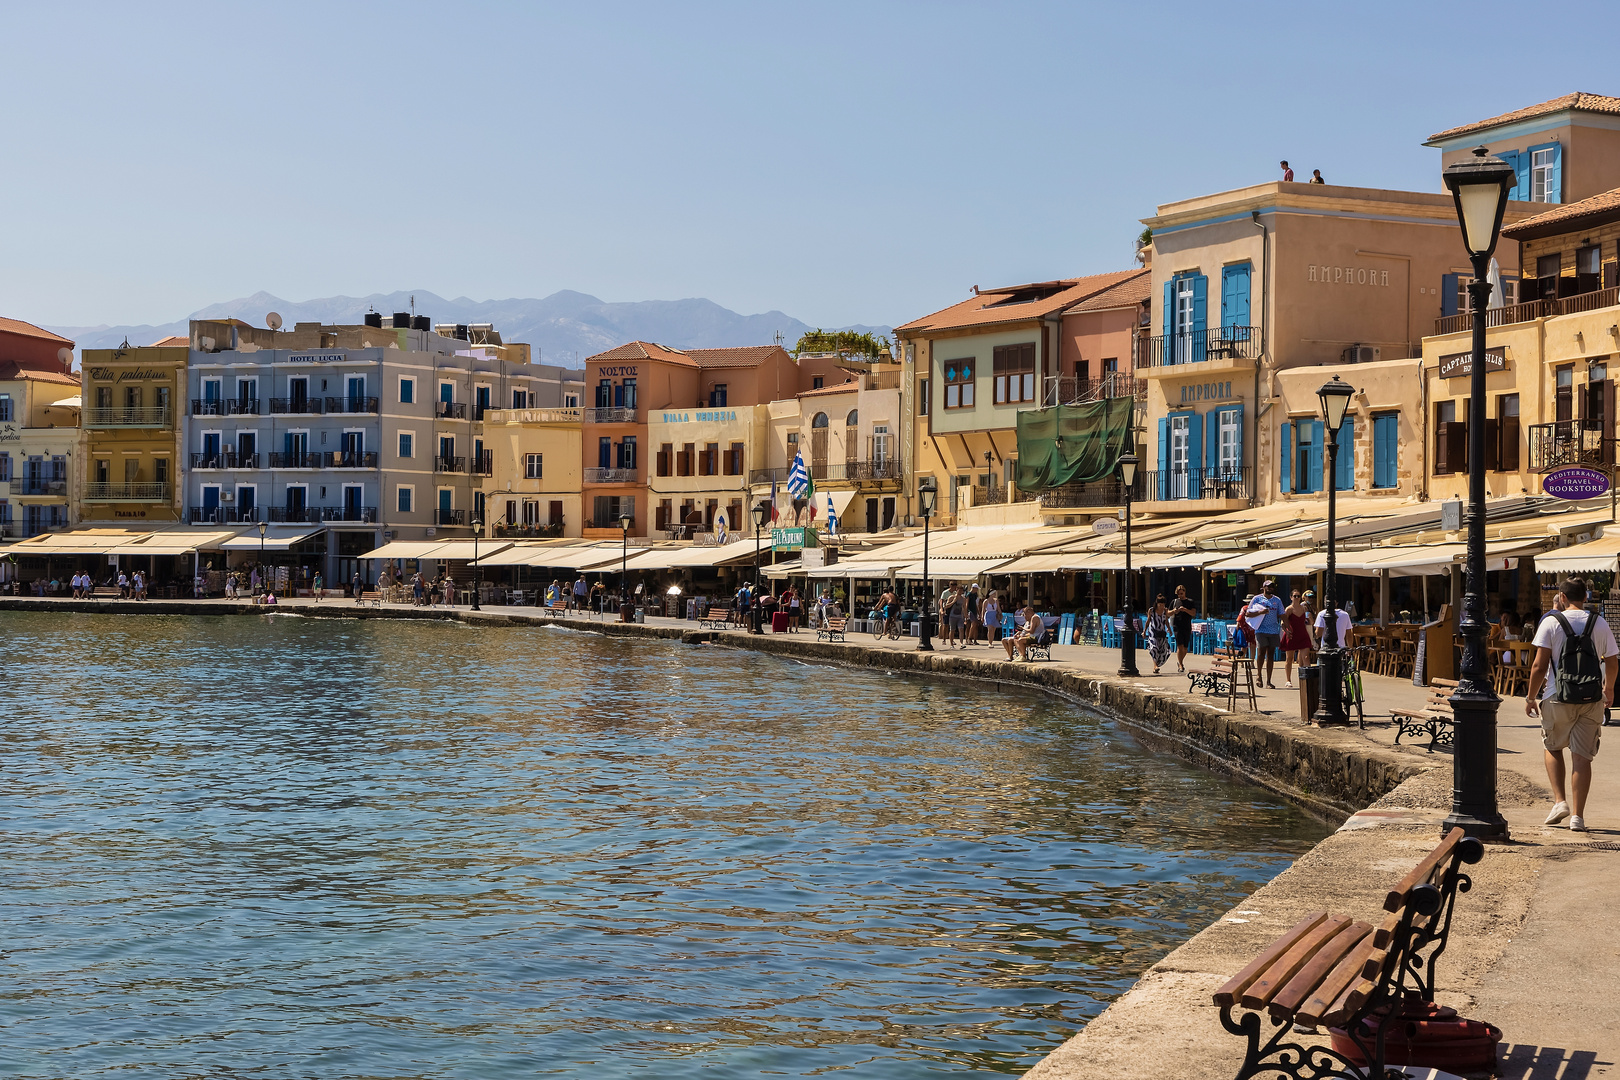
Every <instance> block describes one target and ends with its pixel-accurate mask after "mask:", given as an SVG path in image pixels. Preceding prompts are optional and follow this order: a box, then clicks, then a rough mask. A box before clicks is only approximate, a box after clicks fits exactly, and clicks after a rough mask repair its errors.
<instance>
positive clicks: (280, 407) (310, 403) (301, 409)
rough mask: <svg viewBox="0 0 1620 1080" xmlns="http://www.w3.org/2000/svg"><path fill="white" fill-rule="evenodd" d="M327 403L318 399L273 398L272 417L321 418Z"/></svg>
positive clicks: (271, 404)
mask: <svg viewBox="0 0 1620 1080" xmlns="http://www.w3.org/2000/svg"><path fill="white" fill-rule="evenodd" d="M324 404H325V402H324V401H323V400H322V399H321V398H318V397H290V398H289V397H273V398H271V399H270V412H271V414H272V415H286V416H321V415H322V414H323V413H324V411H325V410H324V409H323V408H322V406H323V405H324Z"/></svg>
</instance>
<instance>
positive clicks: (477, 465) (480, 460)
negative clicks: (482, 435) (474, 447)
mask: <svg viewBox="0 0 1620 1080" xmlns="http://www.w3.org/2000/svg"><path fill="white" fill-rule="evenodd" d="M467 469H468V471H469V472H471V473H472V474H473V475H474V476H492V475H494V473H495V451H493V450H485V451H484V452H483V453H481V454H474V455H473V456H472V457H471V459H469V461H468V465H467Z"/></svg>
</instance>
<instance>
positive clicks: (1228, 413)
mask: <svg viewBox="0 0 1620 1080" xmlns="http://www.w3.org/2000/svg"><path fill="white" fill-rule="evenodd" d="M1242 464H1243V413H1242V412H1241V411H1239V410H1238V409H1221V410H1220V411H1219V412H1218V413H1216V415H1215V461H1214V465H1215V467H1216V468H1217V469H1219V470H1220V471H1221V475H1223V476H1228V475H1231V474H1233V473H1235V472H1237V470H1238V469H1239V468H1240V467H1241V466H1242Z"/></svg>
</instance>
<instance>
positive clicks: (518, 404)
mask: <svg viewBox="0 0 1620 1080" xmlns="http://www.w3.org/2000/svg"><path fill="white" fill-rule="evenodd" d="M528 407H529V392H528V391H527V390H514V391H512V408H514V409H527V408H528Z"/></svg>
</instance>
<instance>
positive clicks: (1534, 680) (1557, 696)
mask: <svg viewBox="0 0 1620 1080" xmlns="http://www.w3.org/2000/svg"><path fill="white" fill-rule="evenodd" d="M1554 607H1555V608H1562V610H1554V611H1551V612H1549V613H1548V614H1547V615H1546V616H1545V617H1544V618H1543V619H1542V620H1541V623H1540V624H1539V625H1538V626H1537V627H1536V636H1535V637H1534V638H1533V639H1532V640H1533V641H1534V643H1535V646H1536V659H1535V661H1534V662H1533V663H1532V664H1531V666H1530V686H1529V689H1528V691H1527V692H1526V694H1525V697H1524V711H1525V715H1527V716H1537V715H1539V716H1540V717H1541V745H1542V747H1543V749H1544V754H1543V757H1544V760H1545V764H1546V767H1547V781H1548V783H1550V784H1551V785H1552V789H1553V808H1552V811H1551V812H1550V813H1549V814H1548V815H1547V820H1546V824H1548V825H1556V824H1558V823H1559V822H1560V821H1563V820H1564V819H1565V818H1568V819H1569V827H1570V828H1571V829H1572V830H1574V831H1575V832H1585V831H1586V797H1587V795H1588V794H1589V793H1590V792H1591V790H1592V760H1593V759H1594V758H1596V757H1597V752H1598V741H1599V739H1600V738H1601V737H1602V735H1603V711H1604V710H1605V709H1607V708H1609V707H1610V706H1611V705H1613V704H1614V680H1615V674H1616V672H1617V671H1620V647H1617V646H1616V643H1615V638H1614V631H1613V630H1612V629H1610V627H1609V624H1608V621H1607V620H1605V619H1604V618H1603V616H1601V615H1599V614H1597V613H1596V612H1589V611H1587V610H1586V582H1585V581H1583V580H1581V579H1580V578H1570V579H1568V580H1567V581H1563V582H1560V583H1559V585H1558V595H1557V596H1556V597H1555V598H1554ZM1566 748H1567V749H1568V750H1569V757H1570V763H1569V773H1570V776H1569V780H1570V783H1569V786H1568V787H1567V788H1566V787H1565V783H1564V780H1565V766H1564V750H1565V749H1566Z"/></svg>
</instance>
